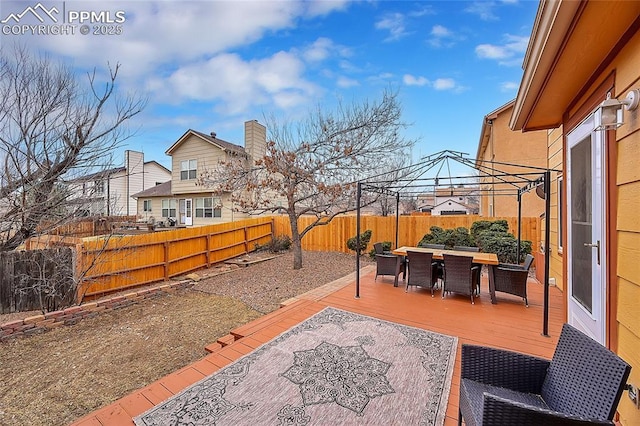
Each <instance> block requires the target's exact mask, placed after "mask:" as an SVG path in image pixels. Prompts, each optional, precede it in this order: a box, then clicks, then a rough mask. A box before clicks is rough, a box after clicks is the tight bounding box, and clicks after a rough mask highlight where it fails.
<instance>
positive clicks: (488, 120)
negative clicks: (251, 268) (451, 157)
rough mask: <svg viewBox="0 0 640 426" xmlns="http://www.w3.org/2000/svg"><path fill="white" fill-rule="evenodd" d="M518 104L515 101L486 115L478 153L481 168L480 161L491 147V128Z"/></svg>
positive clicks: (477, 158)
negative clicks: (495, 121)
mask: <svg viewBox="0 0 640 426" xmlns="http://www.w3.org/2000/svg"><path fill="white" fill-rule="evenodd" d="M515 103H516V100H515V99H513V100H511V101H509V102H507V103H506V104H504V105H502V106H501V107H499V108H498V109H495V110H493V111H491V112H490V113H489V114H487V115H485V116H484V118H483V119H482V128H481V129H480V141H479V142H478V152H477V153H476V166H479V165H480V164H479V161H478V160H479V159H480V157H481V156H482V154H483V153H484V151H485V150H486V149H487V146H488V145H489V140H490V138H491V126H492V125H493V121H494V120H495V119H496V118H498V116H499V115H500V114H503V113H505V112H507V111H508V110H509V109H511V108H513V105H514V104H515Z"/></svg>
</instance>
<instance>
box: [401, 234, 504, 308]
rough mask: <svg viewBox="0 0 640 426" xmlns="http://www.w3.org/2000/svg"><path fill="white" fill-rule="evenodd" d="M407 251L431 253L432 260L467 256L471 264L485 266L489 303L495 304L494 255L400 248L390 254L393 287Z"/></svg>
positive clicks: (496, 259) (423, 248) (496, 261)
mask: <svg viewBox="0 0 640 426" xmlns="http://www.w3.org/2000/svg"><path fill="white" fill-rule="evenodd" d="M408 251H417V252H421V253H431V254H432V255H433V259H434V260H443V259H444V256H443V255H444V254H452V255H456V256H467V257H472V258H473V263H475V264H481V265H487V266H488V273H489V294H490V295H491V303H493V304H496V303H497V302H496V294H495V284H494V281H493V267H494V266H497V265H498V263H499V262H498V255H496V254H495V253H484V252H471V251H462V250H447V249H437V248H427V247H411V246H402V247H398V248H397V249H395V250H392V251H391V253H393V254H395V255H396V256H397V259H396V274H395V278H394V281H393V286H394V287H398V276H399V275H400V272H402V265H403V264H405V263H404V262H403V258H404V257H405V256H406V255H407V252H408Z"/></svg>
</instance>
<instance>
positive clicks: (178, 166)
mask: <svg viewBox="0 0 640 426" xmlns="http://www.w3.org/2000/svg"><path fill="white" fill-rule="evenodd" d="M244 130H245V132H244V134H245V141H244V144H245V146H244V147H242V146H240V145H236V144H233V143H230V142H227V141H224V140H222V139H220V138H218V137H217V135H216V134H215V133H214V132H211V133H210V134H205V133H201V132H198V131H196V130H191V129H189V130H187V131H186V132H185V133H184V134H183V135H182V136H181V137H180V138H179V139H178V140H177V141H176V142H175V143H174V144H173V145H171V147H170V148H169V149H168V150H167V151H166V154H167V155H170V156H171V182H168V183H167V184H166V185H161V186H160V187H159V188H151V189H149V190H147V191H142V192H140V193H137V194H135V195H134V197H135V198H137V200H138V215H139V217H142V218H144V219H145V220H150V219H151V218H152V217H153V220H155V221H157V222H159V221H162V222H165V223H169V222H175V223H176V224H177V225H179V226H194V225H207V224H212V223H220V222H231V221H234V220H238V219H244V218H247V217H249V215H248V214H245V213H240V212H237V211H234V206H233V203H232V200H231V194H229V193H225V194H213V193H212V192H211V190H210V189H208V188H206V187H204V186H202V185H198V184H197V179H198V177H199V176H200V174H201V173H202V172H203V171H205V170H207V168H208V167H213V166H214V165H215V164H217V163H218V162H219V161H223V160H229V159H231V158H241V159H243V160H244V161H246V162H247V166H249V165H250V164H251V163H252V162H253V161H255V160H257V159H260V158H262V157H264V155H265V154H266V147H267V143H266V135H267V133H266V127H265V126H263V125H262V124H260V123H258V121H257V120H250V121H247V122H245V126H244Z"/></svg>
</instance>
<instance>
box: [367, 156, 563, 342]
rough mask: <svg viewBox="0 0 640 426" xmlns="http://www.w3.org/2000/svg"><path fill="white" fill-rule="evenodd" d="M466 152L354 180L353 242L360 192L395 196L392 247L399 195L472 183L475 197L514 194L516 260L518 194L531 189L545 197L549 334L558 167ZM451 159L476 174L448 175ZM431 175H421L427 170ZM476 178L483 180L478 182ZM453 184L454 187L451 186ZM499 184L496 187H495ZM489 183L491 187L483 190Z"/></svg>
mask: <svg viewBox="0 0 640 426" xmlns="http://www.w3.org/2000/svg"><path fill="white" fill-rule="evenodd" d="M467 155H468V154H465V153H461V152H455V151H449V150H445V151H440V152H438V153H435V154H432V155H429V156H426V157H423V158H422V159H421V161H420V162H419V163H417V164H412V165H410V166H407V167H404V168H402V169H399V170H397V171H395V172H399V173H401V174H402V175H404V176H406V177H405V178H401V179H394V180H388V179H384V177H385V176H388V174H387V173H385V174H381V175H376V176H372V177H370V178H368V179H366V180H362V181H358V183H357V194H356V205H357V208H356V243H357V247H360V233H361V229H360V218H361V207H362V194H363V192H371V193H377V194H381V195H386V196H394V197H395V199H396V224H395V246H396V248H397V247H398V228H399V224H400V216H399V211H400V198H401V196H405V197H407V196H415V195H417V194H424V193H428V192H429V191H430V190H434V191H435V189H437V188H438V187H439V186H442V184H441V182H442V181H445V182H446V181H448V185H449V187H450V188H454V189H458V190H459V189H460V188H464V187H469V186H473V187H474V188H477V189H476V190H475V191H474V192H477V194H478V195H479V196H481V195H482V194H483V193H487V192H490V193H491V194H492V196H494V197H495V196H496V195H499V196H511V197H512V196H516V197H517V200H518V230H517V233H518V236H517V239H518V244H517V253H516V256H517V258H518V259H520V249H521V247H520V245H521V241H522V238H521V231H522V196H523V195H524V194H526V193H528V192H530V191H532V190H535V191H536V194H537V195H538V196H539V197H540V198H542V199H544V200H545V237H544V238H545V239H544V241H545V247H544V248H545V250H544V258H545V263H544V283H543V284H544V307H543V312H544V313H543V327H542V334H543V335H544V336H547V337H548V336H549V238H550V216H551V212H550V210H551V172H554V171H555V172H558V171H559V170H555V169H548V168H542V167H534V166H527V165H521V164H513V163H503V162H497V161H485V160H475V159H470V158H468V157H467ZM451 162H454V163H458V164H461V165H463V166H465V167H467V168H470V169H472V170H475V172H476V173H478V174H477V175H466V176H452V175H451ZM445 166H446V167H447V172H448V175H444V176H443V175H442V174H441V173H442V172H443V169H444V167H445ZM503 168H508V169H510V170H513V169H515V170H518V171H517V172H513V171H511V172H509V171H505V170H504V169H503ZM434 171H435V176H432V177H423V176H425V175H427V174H429V173H431V174H432V175H433V173H434ZM479 179H483V181H482V182H479V181H478V180H479ZM454 185H455V186H454ZM498 185H500V187H501V188H500V189H499V190H496V189H495V187H496V186H498ZM482 186H483V187H487V186H491V189H488V190H487V189H483V188H482ZM355 297H356V298H360V256H359V255H358V252H357V251H356V294H355Z"/></svg>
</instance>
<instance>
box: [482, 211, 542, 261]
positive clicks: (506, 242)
mask: <svg viewBox="0 0 640 426" xmlns="http://www.w3.org/2000/svg"><path fill="white" fill-rule="evenodd" d="M471 234H472V235H473V237H474V239H475V242H476V244H477V246H478V247H480V250H482V251H484V252H487V253H495V254H496V255H498V261H499V262H501V263H520V262H522V261H524V257H525V256H526V255H527V254H530V253H531V241H527V240H523V241H521V242H520V259H517V258H516V257H517V256H516V253H517V250H518V240H517V239H516V237H514V236H513V234H511V233H510V232H509V224H508V223H507V221H506V220H496V221H494V222H491V221H488V220H482V221H478V222H474V223H473V225H471Z"/></svg>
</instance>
